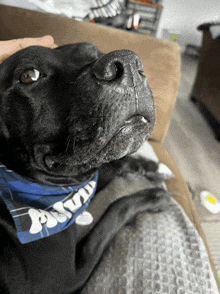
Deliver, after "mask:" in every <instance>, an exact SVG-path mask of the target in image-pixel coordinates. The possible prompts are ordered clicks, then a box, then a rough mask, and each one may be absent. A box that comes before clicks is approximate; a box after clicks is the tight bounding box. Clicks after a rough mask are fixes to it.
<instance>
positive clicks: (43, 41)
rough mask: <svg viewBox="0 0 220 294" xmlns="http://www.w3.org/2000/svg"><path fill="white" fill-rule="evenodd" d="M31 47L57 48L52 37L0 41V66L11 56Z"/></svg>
mask: <svg viewBox="0 0 220 294" xmlns="http://www.w3.org/2000/svg"><path fill="white" fill-rule="evenodd" d="M29 46H43V47H49V48H52V49H53V48H56V47H57V45H55V44H54V39H53V37H52V36H44V37H41V38H24V39H15V40H9V41H0V64H1V63H2V62H3V61H4V60H5V59H6V58H8V57H9V56H10V55H12V54H14V53H15V52H17V51H19V50H21V49H24V48H26V47H29Z"/></svg>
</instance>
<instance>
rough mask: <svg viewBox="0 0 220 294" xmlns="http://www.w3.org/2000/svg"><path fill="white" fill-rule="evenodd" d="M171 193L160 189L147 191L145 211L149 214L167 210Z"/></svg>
mask: <svg viewBox="0 0 220 294" xmlns="http://www.w3.org/2000/svg"><path fill="white" fill-rule="evenodd" d="M171 196H172V195H171V193H170V192H169V191H165V190H163V189H161V188H154V189H150V190H147V193H146V199H145V201H146V210H147V211H149V212H160V211H164V210H167V209H168V208H169V207H170V204H171Z"/></svg>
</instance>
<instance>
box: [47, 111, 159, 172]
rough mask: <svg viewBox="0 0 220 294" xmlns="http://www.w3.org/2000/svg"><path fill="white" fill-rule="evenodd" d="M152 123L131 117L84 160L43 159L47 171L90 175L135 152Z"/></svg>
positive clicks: (69, 157) (150, 129)
mask: <svg viewBox="0 0 220 294" xmlns="http://www.w3.org/2000/svg"><path fill="white" fill-rule="evenodd" d="M153 126H154V123H152V122H151V121H150V119H147V118H146V117H145V116H143V115H139V114H138V115H133V116H131V117H130V118H129V119H127V120H126V121H125V122H124V123H123V124H122V125H121V126H119V128H118V129H117V131H116V132H115V133H114V134H113V135H112V136H111V138H110V139H109V140H108V141H107V142H106V143H105V144H103V145H102V146H101V148H100V149H99V150H97V152H94V154H88V155H86V154H85V157H84V158H80V159H78V158H77V157H74V156H73V157H72V156H70V155H68V156H66V158H65V157H63V156H62V157H57V156H52V155H47V156H45V158H44V163H45V166H46V167H47V170H48V171H49V172H50V173H52V174H54V175H55V174H62V175H65V174H72V173H74V171H77V172H76V174H77V176H78V175H81V176H83V175H84V176H85V177H86V176H88V175H90V171H94V169H95V168H98V167H99V166H100V165H101V164H103V163H105V162H110V161H112V160H116V159H119V158H121V157H124V156H126V155H128V154H131V153H133V152H135V151H136V150H137V149H138V148H139V147H140V146H141V145H142V144H143V142H144V140H146V139H148V137H149V136H150V134H151V132H152V129H153Z"/></svg>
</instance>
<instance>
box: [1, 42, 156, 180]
mask: <svg viewBox="0 0 220 294" xmlns="http://www.w3.org/2000/svg"><path fill="white" fill-rule="evenodd" d="M142 73H143V65H142V63H141V61H140V59H139V57H138V56H137V55H136V54H135V53H134V52H132V51H128V50H120V51H114V52H110V53H108V54H103V53H102V52H100V51H99V50H98V49H97V47H96V46H95V45H93V44H91V43H79V44H72V45H65V46H61V47H58V48H56V49H54V50H52V49H48V48H44V47H38V46H32V47H28V48H26V49H23V50H21V51H19V52H17V53H15V54H14V55H12V56H10V57H9V58H8V59H6V60H5V61H4V62H3V63H2V64H1V65H0V85H1V90H0V91H1V92H0V139H1V146H2V147H5V146H6V144H7V150H5V151H4V152H5V154H4V156H3V157H2V158H1V160H2V163H3V164H5V165H6V166H7V167H8V168H10V169H13V170H14V171H16V172H18V173H19V174H22V175H24V176H27V177H30V178H32V179H35V180H36V181H38V182H45V183H51V184H64V185H65V184H66V185H67V184H68V185H69V184H77V183H79V182H82V181H85V180H86V179H87V178H88V177H90V176H91V175H92V173H94V171H95V170H96V169H97V168H98V167H99V166H100V165H101V164H102V163H104V162H109V161H111V160H115V159H118V158H121V157H123V156H125V155H127V154H130V153H133V152H134V151H136V150H137V149H138V148H139V147H140V146H141V145H142V143H143V141H144V140H146V139H147V138H148V137H149V136H150V134H151V132H152V130H153V126H154V123H155V107H154V101H153V96H152V93H151V90H150V86H149V84H148V81H147V79H146V77H145V76H144V75H143V74H142ZM2 152H3V151H2Z"/></svg>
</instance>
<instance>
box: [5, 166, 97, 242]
mask: <svg viewBox="0 0 220 294" xmlns="http://www.w3.org/2000/svg"><path fill="white" fill-rule="evenodd" d="M97 180H98V172H96V173H95V174H94V175H93V176H92V177H91V178H90V179H89V180H88V181H86V182H84V183H83V184H81V185H78V186H64V187H63V186H55V185H48V184H38V183H35V182H33V181H32V180H31V179H29V178H26V177H22V176H20V175H18V174H16V173H15V172H13V171H11V170H8V169H7V168H6V167H5V166H4V165H2V164H1V163H0V196H1V197H2V198H3V200H4V202H5V204H6V205H7V207H8V209H9V211H10V213H11V215H12V217H13V220H14V222H15V226H16V230H17V235H18V238H19V240H20V242H21V243H22V244H25V243H29V242H32V241H35V240H38V239H41V238H44V237H48V236H50V235H53V234H56V233H58V232H60V231H62V230H64V229H66V228H67V227H69V226H70V225H71V224H73V223H74V222H75V221H76V218H77V217H79V215H80V214H81V213H82V212H83V211H84V210H85V209H86V207H87V206H88V204H89V202H90V200H91V198H92V197H93V196H94V194H95V190H96V186H97Z"/></svg>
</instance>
